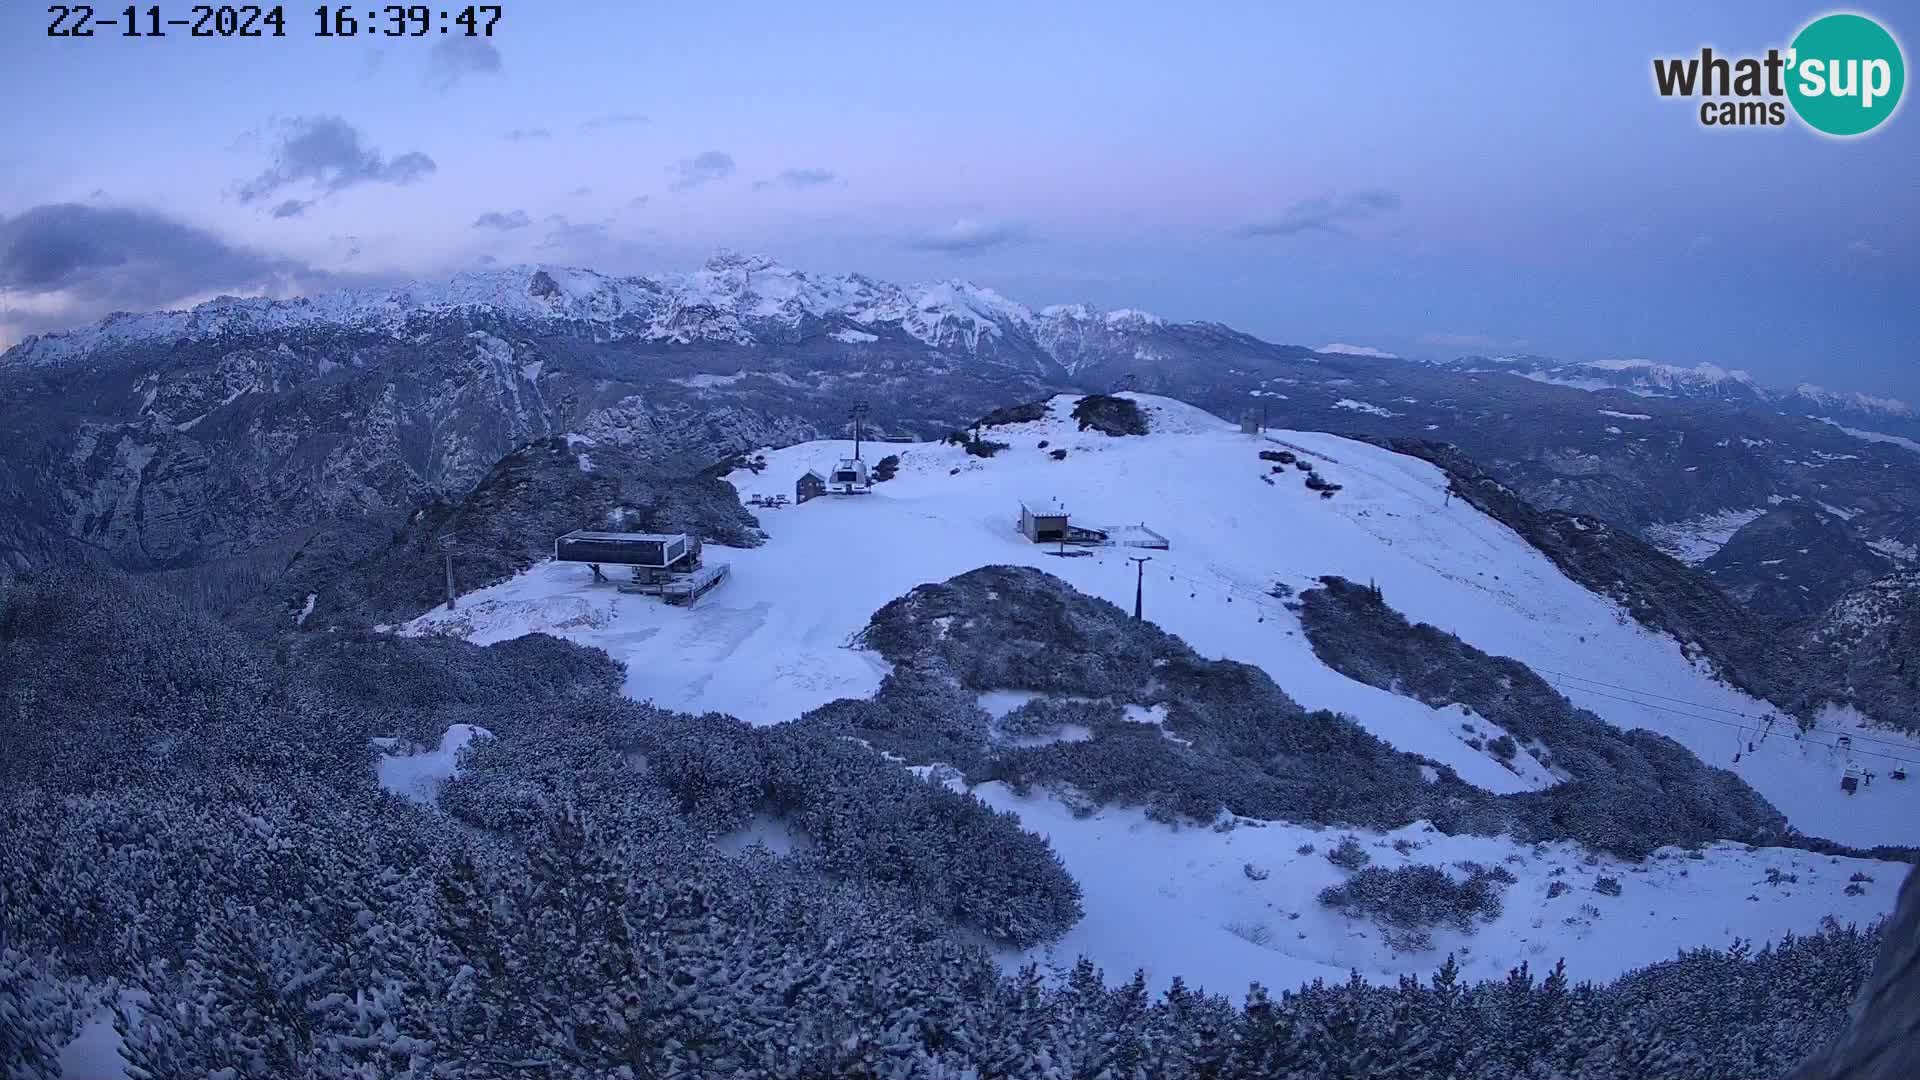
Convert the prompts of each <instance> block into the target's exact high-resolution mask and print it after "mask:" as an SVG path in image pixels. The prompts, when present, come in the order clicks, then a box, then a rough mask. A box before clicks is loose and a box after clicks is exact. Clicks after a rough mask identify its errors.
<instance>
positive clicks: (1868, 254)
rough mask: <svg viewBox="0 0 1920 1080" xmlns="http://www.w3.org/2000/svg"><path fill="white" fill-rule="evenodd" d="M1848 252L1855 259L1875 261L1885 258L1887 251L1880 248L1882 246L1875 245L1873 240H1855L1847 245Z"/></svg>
mask: <svg viewBox="0 0 1920 1080" xmlns="http://www.w3.org/2000/svg"><path fill="white" fill-rule="evenodd" d="M1847 254H1848V255H1849V256H1850V257H1852V258H1855V259H1859V260H1862V261H1865V262H1873V261H1877V260H1879V259H1881V258H1884V257H1885V256H1886V254H1887V253H1886V252H1885V251H1882V250H1880V248H1878V247H1877V246H1875V245H1874V244H1873V243H1872V242H1871V241H1867V240H1855V241H1854V242H1852V243H1850V244H1848V245H1847Z"/></svg>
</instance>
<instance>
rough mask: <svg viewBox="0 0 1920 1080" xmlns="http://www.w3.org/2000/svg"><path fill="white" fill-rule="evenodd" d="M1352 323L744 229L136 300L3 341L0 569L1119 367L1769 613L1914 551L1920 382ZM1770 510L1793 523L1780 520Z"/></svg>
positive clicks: (164, 556)
mask: <svg viewBox="0 0 1920 1080" xmlns="http://www.w3.org/2000/svg"><path fill="white" fill-rule="evenodd" d="M1329 348H1336V347H1329ZM1337 349H1338V350H1343V351H1316V350H1314V349H1311V348H1307V347H1303V346H1297V345H1280V344H1273V343H1270V342H1266V341H1262V340H1260V339H1258V338H1255V337H1253V336H1251V335H1248V334H1245V333H1241V332H1239V331H1236V330H1233V329H1231V328H1229V327H1226V326H1222V325H1219V324H1216V323H1206V322H1177V321H1172V320H1166V319H1162V318H1159V317H1156V316H1153V315H1149V314H1146V313H1143V312H1139V311H1134V310H1119V311H1102V310H1099V309H1096V308H1093V307H1090V306H1086V305H1061V306H1053V307H1045V308H1038V309H1035V308H1031V307H1028V306H1026V305H1023V304H1021V303H1018V302H1017V301H1015V300H1012V299H1009V298H1007V297H1005V296H1002V295H1001V294H999V293H997V292H995V291H994V290H992V289H988V288H983V287H980V286H976V285H973V284H969V283H966V282H958V281H952V282H943V283H937V284H933V285H922V286H912V287H908V286H901V285H896V284H892V283H888V282H882V281H877V280H874V279H872V278H868V277H865V276H862V275H858V274H853V275H846V276H829V275H813V274H808V273H805V272H803V271H799V270H795V269H792V268H789V267H786V266H783V265H781V264H779V263H776V262H774V261H772V260H770V259H767V258H764V257H759V256H740V255H723V256H719V257H716V258H714V259H712V260H710V261H708V262H707V263H706V264H705V265H704V266H703V267H701V268H700V269H698V270H695V271H692V272H690V273H684V274H665V275H654V276H644V277H614V276H609V275H603V274H598V273H594V272H592V271H588V270H580V269H568V268H559V267H543V268H533V267H527V268H518V269H510V270H489V271H484V272H477V273H470V274H462V275H458V276H456V277H454V278H452V279H451V280H448V281H445V282H438V283H431V284H418V285H409V286H405V287H401V288H393V289H359V290H347V291H341V292H336V293H329V294H324V295H318V296H314V297H309V298H303V299H296V300H279V301H270V300H258V299H252V300H244V299H233V298H221V299H218V300H214V301H211V302H209V303H206V304H202V305H200V306H198V307H196V308H194V309H192V310H191V311H177V312H156V313H147V314H121V315H115V316H112V317H109V318H107V319H105V320H103V321H101V322H100V323H98V324H95V325H93V326H90V327H86V328H83V329H79V330H74V331H70V332H66V333H59V334H48V335H44V336H40V337H36V338H29V339H27V340H26V341H23V342H21V343H20V344H19V345H17V346H15V347H14V348H13V349H11V350H9V351H8V352H7V353H5V354H4V355H3V356H0V444H3V446H4V448H0V506H4V507H5V508H6V509H7V510H8V511H9V512H8V513H6V514H4V515H0V563H5V564H8V565H14V566H26V565H35V564H38V563H43V562H48V561H72V560H76V559H79V560H91V561H97V562H101V563H107V564H112V565H119V566H123V567H128V568H134V569H152V568H166V567H177V566H182V565H188V564H191V563H194V562H197V561H200V560H204V559H207V558H217V557H225V556H231V555H234V554H238V553H242V552H245V551H248V550H251V549H253V548H255V547H257V546H259V545H261V544H262V543H265V542H268V541H270V540H274V539H276V538H278V537H282V536H284V535H286V534H287V533H289V532H291V531H292V530H294V529H297V528H300V527H305V526H310V525H313V524H317V523H321V522H324V521H327V520H333V519H340V518H345V517H352V516H356V515H363V514H368V513H381V512H392V511H396V510H406V509H409V508H411V507H412V506H414V505H416V504H418V503H420V502H422V501H425V500H428V499H431V498H436V497H447V496H453V495H457V494H459V493H460V492H463V491H465V490H467V489H468V488H470V487H472V485H473V484H474V483H476V482H477V481H478V480H479V479H480V478H481V477H482V476H483V475H484V474H485V472H486V471H487V470H488V469H489V468H490V467H492V465H493V464H494V463H495V462H497V461H499V460H500V459H501V458H502V457H503V456H504V455H506V454H507V453H508V452H509V451H511V450H513V449H514V448H515V447H517V446H521V445H524V444H525V443H527V442H529V441H531V440H533V439H537V438H541V437H544V436H552V435H559V434H563V433H568V432H573V433H579V434H583V435H587V436H589V437H591V438H595V439H597V440H600V441H601V442H603V443H605V444H609V445H614V446H621V447H625V448H626V449H628V450H629V451H631V452H633V453H636V454H638V455H640V456H642V457H643V458H645V459H647V460H651V461H654V462H657V463H659V464H660V465H661V466H663V467H669V468H681V469H685V470H688V471H691V470H694V469H697V468H699V467H703V466H705V465H708V464H711V463H712V462H714V461H715V460H717V459H719V458H721V457H724V456H726V455H729V454H731V453H735V452H738V451H741V450H744V449H747V448H750V447H753V446H763V445H771V444H786V443H791V442H795V441H800V440H804V439H809V438H815V437H819V436H823V435H829V436H830V435H833V434H835V433H839V432H842V431H844V430H846V423H847V417H848V414H849V412H850V410H851V408H852V406H853V405H854V404H855V403H856V402H861V401H864V402H865V403H867V405H868V407H869V411H868V414H867V415H868V420H869V424H870V425H871V427H872V428H873V429H874V430H875V431H877V432H879V433H883V434H893V435H916V436H922V437H934V436H938V435H941V434H944V433H946V432H947V431H950V430H953V429H954V428H957V427H960V426H963V425H965V424H967V423H969V422H970V421H971V420H973V419H974V418H976V417H979V416H981V415H984V414H985V413H987V412H989V411H991V410H993V409H995V408H997V407H1000V406H1003V405H1006V404H1008V403H1011V402H1018V401H1025V400H1032V399H1034V398H1038V397H1041V396H1044V395H1045V394H1047V393H1050V392H1053V391H1061V390H1079V391H1086V390H1112V389H1116V388H1120V387H1128V386H1131V387H1133V388H1136V389H1139V390H1141V391H1146V392H1152V393H1159V394H1165V395H1168V396H1172V397H1177V398H1181V399H1183V400H1187V401H1191V402H1193V403H1195V404H1197V405H1200V406H1202V407H1203V408H1206V409H1208V410H1210V411H1212V412H1214V413H1216V414H1219V415H1223V416H1228V417H1238V416H1240V415H1242V414H1243V413H1248V412H1252V413H1254V414H1256V415H1257V414H1261V413H1264V415H1265V416H1266V419H1267V420H1268V421H1269V422H1270V423H1273V424H1276V425H1280V424H1284V425H1286V426H1289V427H1293V428H1308V429H1322V430H1330V431H1335V432H1341V433H1350V434H1363V435H1372V436H1381V437H1393V438H1418V439H1426V440H1437V441H1445V442H1451V443H1454V444H1455V445H1457V446H1458V447H1460V448H1461V449H1462V450H1464V451H1465V452H1466V453H1467V454H1468V455H1469V456H1470V457H1471V458H1473V459H1474V460H1475V461H1476V462H1477V463H1478V464H1479V465H1480V466H1481V467H1483V468H1485V469H1486V470H1487V471H1488V472H1489V473H1490V474H1491V475H1493V476H1496V477H1498V478H1499V479H1500V480H1501V481H1502V482H1503V483H1506V484H1508V485H1510V486H1511V487H1512V488H1513V489H1514V490H1515V491H1516V492H1517V493H1519V494H1520V495H1522V496H1523V497H1524V498H1526V499H1528V500H1529V501H1531V502H1533V503H1535V504H1536V505H1539V506H1541V507H1544V508H1548V509H1562V510H1570V511H1577V512H1582V513H1589V514H1593V515H1595V516H1598V517H1602V518H1605V519H1607V520H1610V521H1613V522H1615V523H1617V524H1619V525H1621V526H1622V527H1625V528H1627V529H1629V530H1632V531H1634V532H1637V533H1639V534H1640V535H1642V536H1643V537H1645V538H1646V539H1648V540H1650V541H1652V542H1654V543H1656V544H1657V545H1660V546H1662V547H1664V548H1665V549H1666V550H1668V551H1670V552H1672V553H1674V554H1677V555H1680V556H1682V557H1683V558H1686V559H1688V560H1689V561H1692V562H1695V563H1704V562H1705V561H1706V560H1708V559H1709V558H1710V557H1711V556H1713V555H1714V554H1715V553H1716V552H1718V551H1719V550H1721V548H1722V546H1727V547H1730V548H1731V549H1732V552H1733V554H1732V555H1730V556H1729V557H1728V558H1727V559H1723V560H1721V562H1720V563H1719V564H1717V565H1715V566H1712V567H1708V568H1707V569H1708V570H1709V571H1710V572H1712V573H1713V574H1714V576H1715V578H1716V580H1717V581H1718V582H1719V583H1720V584H1721V586H1722V587H1723V588H1725V589H1727V590H1728V591H1729V592H1730V593H1732V594H1734V595H1736V596H1741V597H1742V598H1743V599H1746V600H1748V601H1749V602H1752V603H1755V604H1757V605H1759V606H1762V607H1764V608H1767V609H1769V610H1771V611H1774V612H1776V613H1779V614H1782V615H1794V616H1798V615H1804V614H1807V613H1809V612H1811V611H1816V610H1819V609H1821V608H1823V607H1824V606H1825V605H1826V604H1828V603H1830V602H1831V601H1832V600H1833V599H1835V598H1836V597H1837V596H1838V595H1840V594H1841V593H1843V592H1845V591H1846V590H1847V589H1849V588H1853V587H1857V586H1859V585H1861V584H1864V582H1865V581H1867V580H1870V579H1872V578H1874V577H1878V576H1880V575H1882V574H1885V573H1888V572H1891V571H1893V570H1895V569H1897V568H1900V567H1902V566H1907V565H1912V564H1914V563H1915V560H1916V557H1920V420H1917V419H1916V418H1915V416H1914V414H1913V411H1912V410H1911V409H1909V408H1908V407H1907V406H1905V405H1904V404H1902V403H1899V402H1894V401H1891V400H1886V399H1878V398H1872V397H1866V396H1862V395H1839V394H1830V393H1827V392H1826V391H1822V390H1818V389H1817V388H1814V387H1805V386H1803V387H1799V388H1796V389H1794V390H1789V391H1774V390H1768V389H1765V388H1762V387H1760V386H1759V385H1758V384H1757V383H1755V382H1754V380H1752V379H1751V378H1750V377H1748V376H1746V375H1744V374H1743V373H1740V372H1732V371H1724V370H1721V369H1718V368H1713V367H1710V366H1701V367H1696V368H1691V369H1682V368H1672V367H1665V366H1661V365H1656V364H1651V363H1643V362H1640V361H1616V362H1604V363H1599V364H1592V363H1588V364H1570V363H1561V362H1558V361H1553V360H1550V359H1547V358H1543V357H1497V358H1488V357H1466V358H1462V359H1459V360H1454V361H1449V362H1446V363H1439V364H1421V363H1411V362H1406V361H1402V360H1398V359H1394V358H1389V357H1382V356H1374V355H1366V354H1364V352H1355V351H1352V347H1348V346H1341V347H1337ZM1782 507H1786V508H1789V509H1794V510H1797V511H1800V512H1801V515H1800V519H1799V525H1797V526H1796V527H1794V528H1781V527H1779V525H1780V522H1779V520H1778V519H1777V518H1775V519H1773V520H1771V521H1767V520H1763V519H1764V518H1765V516H1766V515H1767V514H1769V512H1771V511H1774V510H1776V509H1778V508H1782ZM1806 515H1814V517H1813V518H1811V519H1809V518H1807V517H1806ZM1810 522H1811V524H1810ZM1822 522H1824V523H1825V524H1824V525H1822V524H1820V523H1822ZM1815 525H1818V526H1819V527H1814V526H1815ZM1749 530H1750V531H1749ZM1742 532H1746V535H1745V536H1741V535H1740V534H1741V533H1742ZM1736 540H1738V543H1735V541H1736ZM1802 547H1805V548H1807V549H1808V550H1807V551H1805V552H1802V551H1800V550H1799V549H1800V548H1802ZM1829 549H1831V550H1829ZM1734 555H1737V556H1738V557H1737V558H1735V557H1733V556H1734ZM1776 560H1778V561H1776ZM1797 567H1805V568H1806V569H1804V570H1802V569H1795V568H1797ZM1814 568H1818V572H1817V573H1816V572H1814ZM1782 575H1785V576H1784V577H1783V576H1782Z"/></svg>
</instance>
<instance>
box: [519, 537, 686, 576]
mask: <svg viewBox="0 0 1920 1080" xmlns="http://www.w3.org/2000/svg"><path fill="white" fill-rule="evenodd" d="M689 550H690V546H689V543H688V540H687V534H686V533H625V532H588V531H587V530H584V529H575V530H574V531H573V532H570V533H568V534H566V535H565V536H562V537H561V538H560V539H558V540H555V541H554V542H553V557H554V558H555V559H557V560H559V561H560V562H580V563H587V564H589V565H598V564H600V563H610V564H612V565H615V566H645V567H650V568H652V569H654V570H666V569H669V568H671V567H672V566H673V565H674V564H676V563H678V562H680V561H682V560H683V559H685V558H686V557H687V552H688V551H689Z"/></svg>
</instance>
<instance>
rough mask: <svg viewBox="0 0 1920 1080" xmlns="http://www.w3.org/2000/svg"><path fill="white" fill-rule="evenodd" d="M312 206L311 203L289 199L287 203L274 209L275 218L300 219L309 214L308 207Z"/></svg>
mask: <svg viewBox="0 0 1920 1080" xmlns="http://www.w3.org/2000/svg"><path fill="white" fill-rule="evenodd" d="M312 205H313V204H312V203H311V202H302V201H301V200H299V199H288V200H287V201H286V202H283V203H281V204H280V205H278V206H276V207H274V208H273V216H274V217H276V218H292V217H299V216H300V215H301V214H304V213H306V212H307V207H309V206H312Z"/></svg>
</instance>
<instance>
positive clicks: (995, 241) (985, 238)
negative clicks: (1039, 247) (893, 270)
mask: <svg viewBox="0 0 1920 1080" xmlns="http://www.w3.org/2000/svg"><path fill="white" fill-rule="evenodd" d="M1032 238H1033V237H1032V234H1030V233H1029V232H1028V231H1027V228H1026V226H1024V225H1019V224H1016V223H1013V222H988V221H981V220H979V219H977V218H959V219H958V220H956V221H954V223H953V224H951V225H948V226H947V227H946V228H944V229H936V230H934V231H932V232H929V233H924V234H922V235H920V236H916V237H912V238H910V239H908V241H907V246H908V247H910V248H917V249H918V250H921V251H941V252H945V253H947V254H949V255H978V254H980V253H981V252H983V251H991V250H992V249H994V248H999V247H1007V246H1010V245H1013V244H1021V243H1025V242H1026V241H1028V240H1031V239H1032Z"/></svg>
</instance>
